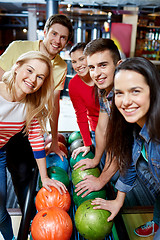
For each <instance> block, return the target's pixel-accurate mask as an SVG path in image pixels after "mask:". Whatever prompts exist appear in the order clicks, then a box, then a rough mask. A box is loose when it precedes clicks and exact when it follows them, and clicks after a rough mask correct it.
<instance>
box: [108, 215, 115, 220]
mask: <svg viewBox="0 0 160 240" xmlns="http://www.w3.org/2000/svg"><path fill="white" fill-rule="evenodd" d="M114 217H115V216H114V214H111V215H110V216H109V217H108V218H107V222H110V221H112V220H113V219H114Z"/></svg>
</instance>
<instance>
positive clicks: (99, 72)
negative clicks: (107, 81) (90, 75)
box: [94, 67, 101, 78]
mask: <svg viewBox="0 0 160 240" xmlns="http://www.w3.org/2000/svg"><path fill="white" fill-rule="evenodd" d="M100 75H101V70H100V68H99V67H95V68H94V77H95V78H97V77H99V76H100Z"/></svg>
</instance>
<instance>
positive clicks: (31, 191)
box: [0, 0, 160, 240]
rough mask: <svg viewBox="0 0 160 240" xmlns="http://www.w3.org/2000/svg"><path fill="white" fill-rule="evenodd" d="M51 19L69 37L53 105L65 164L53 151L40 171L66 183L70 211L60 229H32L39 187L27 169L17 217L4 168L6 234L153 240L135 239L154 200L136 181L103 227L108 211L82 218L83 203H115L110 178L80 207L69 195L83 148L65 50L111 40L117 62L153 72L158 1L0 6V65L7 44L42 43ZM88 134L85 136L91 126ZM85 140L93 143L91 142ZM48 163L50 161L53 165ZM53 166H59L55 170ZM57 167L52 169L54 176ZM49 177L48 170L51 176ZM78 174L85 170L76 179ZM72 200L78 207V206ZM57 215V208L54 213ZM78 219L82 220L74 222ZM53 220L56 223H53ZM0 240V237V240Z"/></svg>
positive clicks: (20, 1)
mask: <svg viewBox="0 0 160 240" xmlns="http://www.w3.org/2000/svg"><path fill="white" fill-rule="evenodd" d="M54 14H62V15H64V16H67V17H68V18H69V19H70V22H71V23H72V27H73V35H72V38H71V39H69V41H68V42H67V44H65V46H64V48H63V49H61V51H60V52H59V53H58V54H59V55H60V57H61V58H62V59H63V60H64V62H65V63H66V67H67V72H66V76H65V83H64V85H63V89H61V91H60V100H59V105H60V106H59V118H58V127H57V128H58V129H57V131H58V143H61V145H63V148H60V149H61V151H62V152H63V153H64V152H65V157H64V158H65V160H64V159H63V160H64V161H63V162H62V160H61V159H60V157H59V156H58V155H57V154H55V153H53V152H52V153H49V155H50V157H49V155H48V156H47V157H46V167H47V173H48V176H49V177H50V178H52V179H54V174H55V175H56V174H57V172H58V169H59V171H61V169H62V171H64V174H65V176H66V179H65V180H66V181H68V182H67V183H66V184H65V183H64V182H63V183H64V184H65V185H66V186H67V187H66V188H67V191H68V192H69V195H70V196H69V200H68V201H70V203H69V204H70V205H69V207H68V209H67V211H65V213H64V214H66V215H65V216H66V217H64V218H65V220H66V219H67V218H69V220H68V221H69V222H68V223H64V226H62V225H63V223H62V222H63V221H64V222H65V220H61V219H60V220H59V222H61V223H60V224H59V222H53V223H52V222H51V221H52V220H50V223H45V222H44V221H43V222H41V223H38V221H37V223H35V224H34V221H35V217H37V214H40V213H41V211H44V209H43V210H40V211H38V210H37V212H36V213H35V215H34V216H33V212H32V207H31V206H32V205H33V204H34V205H36V202H38V201H37V200H36V198H37V197H36V196H37V194H38V193H39V191H40V190H41V189H42V183H41V186H40V182H41V178H40V174H39V171H38V167H37V166H35V167H34V168H33V169H32V178H31V180H30V182H29V187H28V190H27V194H26V199H25V205H24V213H23V214H22V211H21V209H20V205H19V202H18V199H17V195H16V193H15V190H14V184H13V182H12V177H11V173H10V171H9V170H8V167H7V168H6V171H7V201H6V208H7V211H8V213H9V215H10V217H11V221H12V226H13V234H14V236H15V238H13V239H17V240H54V239H55V240H69V239H71V240H103V239H105V240H143V239H145V240H154V236H155V234H152V232H151V234H148V235H147V236H138V235H137V234H135V232H134V231H135V229H136V228H137V227H139V226H141V225H143V224H145V223H146V222H150V221H152V220H153V211H154V203H155V196H154V194H153V193H152V192H151V191H150V189H148V188H147V186H146V185H145V184H144V183H143V182H142V180H141V179H140V178H139V177H138V176H137V177H136V180H135V182H134V187H133V188H132V189H131V190H130V191H129V192H127V194H126V196H125V200H124V204H123V206H122V207H121V209H120V211H119V212H118V214H117V215H116V217H115V218H114V220H113V221H112V222H111V223H110V225H109V223H108V222H107V216H106V217H105V219H106V221H104V222H103V221H102V218H103V217H104V216H103V213H104V214H106V212H108V211H106V210H92V213H89V212H88V210H89V209H91V208H93V207H92V205H91V204H90V202H91V200H93V199H94V198H97V197H98V198H101V194H103V193H104V196H103V198H104V199H107V200H114V199H115V198H116V195H117V189H116V187H115V185H116V181H117V179H116V180H112V179H111V180H110V181H108V182H107V183H106V184H105V186H104V187H103V189H102V190H101V192H100V191H99V193H98V194H97V195H96V194H95V197H94V194H93V195H92V194H91V193H92V192H91V193H90V194H91V197H90V198H89V197H88V198H86V200H85V201H84V199H83V198H82V197H81V196H78V197H79V198H80V199H78V197H77V195H76V192H75V185H76V184H77V183H79V181H78V180H77V182H76V183H75V184H74V181H73V180H74V179H75V181H76V176H74V171H76V170H74V168H73V165H74V164H75V163H73V162H72V161H73V157H72V153H73V151H74V150H76V149H77V148H79V147H83V146H84V141H83V137H82V134H81V131H80V127H79V123H78V120H77V115H76V113H77V112H76V111H75V109H74V105H73V103H72V101H71V98H70V92H69V83H70V81H71V79H72V78H73V77H74V76H75V75H76V71H75V70H74V69H73V66H72V64H73V61H72V59H71V54H70V49H71V48H72V46H73V45H74V44H76V43H80V42H85V43H86V44H88V43H89V42H91V41H93V40H95V39H99V38H105V39H112V40H113V41H114V43H115V44H116V46H117V48H118V50H119V53H120V56H121V59H122V61H125V60H126V59H127V58H133V57H143V58H145V59H147V60H149V61H150V62H152V63H153V65H154V66H155V67H156V68H157V69H158V72H159V73H160V1H159V0H148V1H146V0H128V1H126V0H110V1H106V0H97V1H96V0H79V1H77V0H70V1H69V0H25V1H24V0H10V1H9V0H0V58H1V56H3V54H4V53H5V51H6V49H7V48H8V46H9V45H10V44H11V43H12V42H13V41H37V40H41V41H43V39H44V26H45V22H46V20H47V19H48V18H49V17H50V16H51V15H54ZM73 53H74V52H73ZM0 68H1V61H0ZM55 71H56V68H55ZM1 81H2V79H1ZM82 91H83V90H82ZM86 97H87V96H86ZM0 121H1V111H0ZM0 126H1V125H0ZM46 128H47V131H48V134H46V133H45V134H44V141H45V143H44V144H45V146H46V145H47V144H48V143H49V142H51V141H52V136H51V127H50V122H49V120H48V121H47V126H46ZM89 128H90V131H91V127H90V126H89ZM47 140H48V142H47ZM91 140H92V143H93V139H92V137H91ZM59 147H60V145H59ZM95 151H96V147H95V146H93V145H92V147H91V148H90V152H91V155H89V157H88V158H94V156H95ZM90 152H89V153H90ZM87 154H88V153H87ZM24 155H25V153H24ZM56 155H57V156H56ZM157 156H158V155H157ZM78 157H79V160H81V159H85V157H83V156H82V154H81V153H80V154H78V156H77V157H76V161H77V162H78V161H79V160H77V158H78ZM22 158H23V156H22ZM0 159H1V158H0ZM52 161H53V162H54V163H53V164H52ZM56 161H57V162H56ZM58 161H59V162H60V163H58ZM65 161H66V162H65ZM159 161H160V159H159ZM55 162H56V163H55ZM62 163H63V164H64V165H65V164H66V165H65V167H61V165H62ZM57 166H58V169H57V170H55V169H56V167H57ZM103 168H104V162H103V163H102V162H100V163H99V164H98V166H97V167H96V170H97V172H96V173H95V174H97V175H94V176H96V177H99V176H100V174H101V172H102V171H103ZM49 170H51V171H50V175H49ZM56 171H57V172H56ZM85 171H86V170H84V171H83V172H85ZM93 172H94V171H93ZM61 174H62V173H61ZM80 174H81V173H79V175H78V174H77V176H78V177H79V176H80ZM88 174H91V173H88ZM86 175H87V173H84V175H83V177H84V176H86ZM63 178H65V177H63V176H62V175H61V176H60V179H59V178H57V176H56V178H55V179H56V181H57V180H58V181H61V180H62V179H63ZM82 179H83V178H82ZM82 179H81V181H82ZM65 180H64V181H65ZM67 184H68V185H67ZM93 193H95V192H93ZM57 194H58V193H57ZM61 196H63V195H61ZM43 197H44V196H43ZM47 198H48V197H47ZM40 200H41V199H40ZM40 200H39V201H40ZM82 200H83V201H82ZM64 201H67V200H64ZM76 201H79V202H78V203H77V202H76ZM85 204H86V205H85ZM87 204H88V205H87ZM89 204H90V205H89ZM56 207H57V205H56ZM51 208H52V207H51V206H49V207H48V208H45V211H44V212H43V220H44V219H45V215H47V211H48V209H49V210H51ZM57 208H58V209H59V207H57ZM82 208H83V209H82ZM46 209H47V210H46ZM63 211H64V210H63ZM80 211H81V213H80ZM96 211H97V212H98V211H102V212H101V214H100V216H98V215H97V216H96V215H95V216H94V213H93V212H96ZM53 212H55V210H53ZM53 214H54V213H53ZM59 214H60V213H59ZM78 214H79V215H80V214H82V215H80V216H78ZM89 214H92V215H91V217H90V218H88V219H85V217H86V216H88V215H89ZM55 218H56V217H55ZM53 221H58V220H55V219H54V220H53ZM90 222H91V223H90ZM38 224H39V225H38ZM43 224H44V225H43ZM65 224H66V225H65ZM67 224H68V225H67ZM69 224H70V229H69V230H70V233H67V230H66V232H65V230H64V229H68V228H69ZM90 224H91V226H90ZM92 224H93V225H92ZM49 225H51V229H49V230H48V226H49ZM106 229H107V230H106ZM69 230H68V231H69ZM0 231H1V229H0ZM32 231H33V232H32ZM49 231H52V232H55V235H54V234H53V233H48V232H49ZM56 231H57V235H56ZM61 231H62V232H63V231H64V233H63V234H60V235H59V233H60V232H61ZM85 231H86V232H85ZM35 232H36V233H35ZM45 234H46V235H45ZM47 234H48V235H47ZM49 234H50V235H49ZM67 234H68V235H67ZM32 235H33V236H32ZM62 235H63V237H62ZM53 236H54V237H53ZM3 239H4V238H3V236H2V234H1V233H0V240H3ZM158 239H159V240H160V235H159V238H156V239H155V240H158ZM7 240H10V239H7Z"/></svg>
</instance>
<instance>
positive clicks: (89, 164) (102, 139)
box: [74, 112, 109, 170]
mask: <svg viewBox="0 0 160 240" xmlns="http://www.w3.org/2000/svg"><path fill="white" fill-rule="evenodd" d="M108 119H109V116H108V114H107V113H106V112H100V113H99V119H98V124H97V127H96V132H95V137H96V149H95V157H94V158H93V159H88V158H87V159H83V160H81V161H79V162H77V163H76V164H75V165H74V169H77V168H79V167H82V166H83V165H84V166H83V167H82V168H81V170H85V169H88V168H94V167H96V166H97V165H98V164H99V162H100V160H101V157H102V155H103V153H104V150H105V147H106V145H105V143H106V128H107V123H108Z"/></svg>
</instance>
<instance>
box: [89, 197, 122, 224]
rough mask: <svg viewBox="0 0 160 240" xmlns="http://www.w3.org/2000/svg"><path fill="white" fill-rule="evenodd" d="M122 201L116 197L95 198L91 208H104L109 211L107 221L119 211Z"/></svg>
mask: <svg viewBox="0 0 160 240" xmlns="http://www.w3.org/2000/svg"><path fill="white" fill-rule="evenodd" d="M123 203H124V201H121V200H120V201H119V200H118V198H116V199H115V200H105V199H102V198H95V199H94V200H93V201H92V202H91V204H92V205H96V206H94V207H93V209H104V210H107V211H109V212H111V215H110V216H109V217H108V219H107V221H108V222H110V221H112V220H113V219H114V218H115V216H116V215H117V214H118V212H119V211H120V209H121V207H122V206H123Z"/></svg>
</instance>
